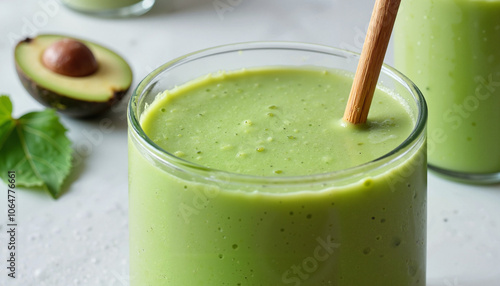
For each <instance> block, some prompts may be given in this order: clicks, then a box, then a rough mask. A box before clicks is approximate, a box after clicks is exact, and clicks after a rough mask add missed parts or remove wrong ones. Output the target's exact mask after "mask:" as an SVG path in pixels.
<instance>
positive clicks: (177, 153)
mask: <svg viewBox="0 0 500 286" xmlns="http://www.w3.org/2000/svg"><path fill="white" fill-rule="evenodd" d="M174 155H175V156H177V157H184V156H185V155H186V153H184V152H182V151H175V152H174Z"/></svg>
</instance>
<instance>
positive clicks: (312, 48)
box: [127, 41, 428, 184]
mask: <svg viewBox="0 0 500 286" xmlns="http://www.w3.org/2000/svg"><path fill="white" fill-rule="evenodd" d="M255 50H296V51H306V52H314V53H321V54H326V55H331V56H336V57H343V58H354V59H356V60H358V61H359V58H360V54H359V53H356V52H353V51H349V50H344V49H339V48H336V47H331V46H326V45H320V44H313V43H305V42H287V41H257V42H240V43H232V44H225V45H219V46H214V47H210V48H206V49H202V50H198V51H194V52H191V53H188V54H186V55H183V56H180V57H177V58H175V59H173V60H171V61H168V62H166V63H164V64H162V65H160V66H159V67H157V68H156V69H154V70H153V71H152V72H150V73H149V74H148V75H147V76H146V77H144V78H143V79H142V80H141V81H140V82H139V84H138V85H137V87H136V88H135V89H134V90H133V93H132V95H131V97H130V100H129V103H128V108H127V119H128V121H129V132H134V135H137V136H138V138H139V140H140V141H142V142H141V144H144V145H145V146H147V147H148V148H151V149H148V151H150V150H151V151H153V153H155V154H154V155H155V157H156V158H157V159H160V160H161V161H163V162H164V163H166V164H168V165H170V166H176V167H179V166H181V167H183V168H185V169H190V170H191V171H195V172H197V173H199V172H202V173H205V174H206V176H207V177H211V176H214V175H215V176H217V174H218V175H222V176H225V177H227V176H229V177H230V178H232V179H236V180H237V181H245V182H256V183H262V180H266V182H270V183H273V184H284V183H297V182H318V181H324V180H325V179H333V180H335V179H340V178H345V177H352V176H354V175H361V174H363V173H366V172H367V168H368V171H371V170H373V169H378V168H382V167H383V166H386V165H388V164H391V163H392V162H394V161H397V160H398V158H400V157H401V156H402V155H403V154H407V153H408V152H411V150H412V149H413V148H410V149H408V150H406V151H405V152H403V154H402V155H400V156H395V157H394V158H393V159H391V160H389V161H388V162H386V163H383V164H382V165H381V166H377V165H378V164H379V163H380V162H381V161H383V160H385V159H387V158H390V157H391V156H394V155H395V154H397V153H399V152H400V151H402V150H404V149H406V148H408V147H411V146H412V144H413V143H414V142H417V141H418V140H419V138H420V137H421V136H422V134H423V133H424V132H425V128H426V123H427V116H428V115H427V114H428V110H427V104H426V101H425V98H424V96H423V94H422V92H421V91H420V89H419V88H418V87H417V86H416V85H415V84H414V83H413V82H412V81H411V80H410V79H409V78H408V77H406V76H405V75H404V74H402V73H401V72H399V71H398V70H396V69H395V68H393V67H391V66H389V65H387V64H385V63H384V64H383V66H382V70H381V75H382V74H385V75H387V76H389V77H390V78H391V79H394V80H396V81H397V82H398V83H399V84H401V85H403V87H404V88H405V89H406V90H408V92H410V93H411V94H412V97H413V102H414V103H415V105H416V106H417V110H418V114H417V117H416V120H415V123H414V127H413V129H412V132H411V133H410V135H408V136H407V137H406V138H405V140H404V141H403V142H401V144H399V145H398V146H397V147H396V148H394V149H392V150H391V151H389V152H387V153H386V154H384V155H382V156H380V157H378V158H375V159H373V160H371V161H368V162H365V163H363V164H360V165H356V166H353V167H350V168H346V169H341V170H336V171H331V172H326V173H317V174H310V175H296V176H257V175H248V174H240V173H233V172H230V171H224V170H219V169H213V168H209V167H206V166H203V165H199V164H196V163H194V162H191V161H188V160H185V159H182V158H179V157H177V156H175V155H174V154H172V153H170V152H168V151H166V150H164V149H163V148H161V147H160V146H159V145H157V144H156V143H154V142H153V140H151V139H150V138H149V137H148V136H147V135H146V134H145V132H144V130H143V129H142V127H141V125H140V123H139V118H138V117H137V108H138V102H139V101H138V100H139V99H140V98H141V96H142V95H143V93H144V92H147V87H148V86H149V85H150V83H151V82H153V80H154V79H155V78H156V77H157V76H159V75H160V74H162V73H163V72H165V71H168V70H170V69H174V68H175V67H177V66H180V65H182V64H186V63H189V62H191V61H194V60H198V59H202V58H205V57H209V56H214V55H218V54H227V53H234V52H241V51H255ZM193 79H194V78H193ZM130 127H132V128H131V129H132V130H130ZM159 154H162V155H165V156H167V157H168V158H169V160H168V161H165V160H164V159H163V158H160V157H159ZM370 166H373V169H372V168H369V167H370Z"/></svg>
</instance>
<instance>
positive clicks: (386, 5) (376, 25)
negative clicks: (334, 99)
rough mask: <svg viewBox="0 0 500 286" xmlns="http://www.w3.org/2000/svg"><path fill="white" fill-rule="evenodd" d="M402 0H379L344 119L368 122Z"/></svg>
mask: <svg viewBox="0 0 500 286" xmlns="http://www.w3.org/2000/svg"><path fill="white" fill-rule="evenodd" d="M400 3H401V0H377V1H376V2H375V6H374V8H373V13H372V17H371V20H370V25H369V27H368V33H367V34H366V38H365V43H364V45H363V50H362V52H361V57H360V59H359V63H358V67H357V70H356V74H355V76H354V82H353V85H352V88H351V93H350V94H349V100H348V102H347V107H346V109H345V113H344V120H345V121H347V122H350V123H353V124H359V123H365V122H366V118H367V117H368V111H369V110H370V104H371V102H372V98H373V93H374V92H375V87H376V86H377V81H378V77H379V75H380V70H381V68H382V63H383V62H384V57H385V52H386V51H387V46H388V45H389V39H390V38H391V33H392V28H393V27H394V22H395V20H396V15H397V12H398V9H399V4H400Z"/></svg>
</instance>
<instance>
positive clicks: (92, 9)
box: [60, 0, 155, 17]
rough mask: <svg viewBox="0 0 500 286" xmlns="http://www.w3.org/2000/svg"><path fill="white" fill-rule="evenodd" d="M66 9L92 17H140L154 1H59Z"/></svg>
mask: <svg viewBox="0 0 500 286" xmlns="http://www.w3.org/2000/svg"><path fill="white" fill-rule="evenodd" d="M60 1H61V2H62V3H63V4H64V5H65V6H67V7H68V8H70V9H72V10H75V11H78V12H81V13H85V14H88V15H93V16H100V17H128V16H139V15H142V14H144V13H146V12H148V11H149V10H151V8H152V7H153V5H154V3H155V0H60Z"/></svg>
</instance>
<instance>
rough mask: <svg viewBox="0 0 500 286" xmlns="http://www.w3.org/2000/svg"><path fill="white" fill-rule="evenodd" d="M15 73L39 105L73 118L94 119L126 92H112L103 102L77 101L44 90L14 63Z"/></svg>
mask: <svg viewBox="0 0 500 286" xmlns="http://www.w3.org/2000/svg"><path fill="white" fill-rule="evenodd" d="M16 72H17V75H18V77H19V79H20V80H21V83H22V84H23V86H24V88H25V89H26V90H27V91H28V93H29V94H31V96H32V97H33V98H34V99H36V100H37V101H38V102H39V103H41V104H43V105H45V106H47V107H50V108H54V109H56V110H57V111H58V112H59V113H61V114H64V115H68V116H71V117H75V118H91V117H96V116H98V115H100V114H102V113H104V112H106V111H107V110H109V109H110V108H111V107H112V106H113V105H114V104H116V103H117V102H118V101H120V100H121V99H122V98H123V97H124V96H125V94H126V93H127V91H128V88H127V89H125V90H116V91H113V96H112V97H111V98H110V99H109V100H108V101H105V102H98V101H86V100H79V99H74V98H70V97H67V96H64V95H62V94H59V93H56V92H53V91H51V90H49V89H46V88H44V87H42V86H40V85H39V84H37V83H36V82H35V81H34V80H32V79H30V78H29V77H28V76H26V75H25V74H24V72H23V71H22V69H21V68H20V67H19V66H18V65H17V63H16Z"/></svg>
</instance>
